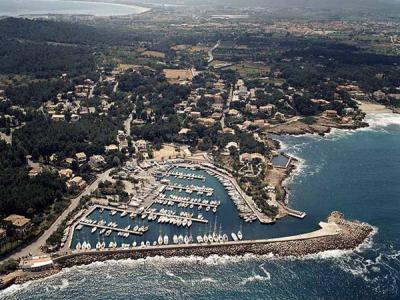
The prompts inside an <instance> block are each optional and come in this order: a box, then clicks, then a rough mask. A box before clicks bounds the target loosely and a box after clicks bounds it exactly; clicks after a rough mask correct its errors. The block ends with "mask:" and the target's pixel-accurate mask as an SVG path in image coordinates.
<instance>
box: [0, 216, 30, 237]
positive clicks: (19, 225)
mask: <svg viewBox="0 0 400 300" xmlns="http://www.w3.org/2000/svg"><path fill="white" fill-rule="evenodd" d="M4 221H7V222H10V223H11V224H12V225H13V226H14V227H15V228H16V230H17V232H18V233H24V232H25V231H26V230H27V229H28V228H29V227H30V225H31V220H30V219H28V218H26V217H24V216H21V215H15V214H14V215H9V216H8V217H7V218H5V219H4Z"/></svg>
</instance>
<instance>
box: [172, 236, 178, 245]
mask: <svg viewBox="0 0 400 300" xmlns="http://www.w3.org/2000/svg"><path fill="white" fill-rule="evenodd" d="M172 241H173V242H174V244H178V236H177V235H176V234H174V236H173V237H172Z"/></svg>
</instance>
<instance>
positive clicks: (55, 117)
mask: <svg viewBox="0 0 400 300" xmlns="http://www.w3.org/2000/svg"><path fill="white" fill-rule="evenodd" d="M51 120H52V121H55V122H62V121H65V116H64V115H58V114H54V115H52V116H51Z"/></svg>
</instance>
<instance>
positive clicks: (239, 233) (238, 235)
mask: <svg viewBox="0 0 400 300" xmlns="http://www.w3.org/2000/svg"><path fill="white" fill-rule="evenodd" d="M237 237H238V239H239V240H241V239H242V238H243V234H242V232H241V231H240V230H239V231H238V233H237Z"/></svg>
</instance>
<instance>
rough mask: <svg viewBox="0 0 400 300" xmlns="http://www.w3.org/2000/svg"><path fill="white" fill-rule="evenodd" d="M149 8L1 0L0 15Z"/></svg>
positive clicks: (133, 11) (130, 11)
mask: <svg viewBox="0 0 400 300" xmlns="http://www.w3.org/2000/svg"><path fill="white" fill-rule="evenodd" d="M147 10H148V9H147V8H143V7H139V6H135V5H124V4H116V3H107V1H105V2H92V1H72V0H0V16H11V17H18V16H25V15H47V14H62V15H93V16H97V17H106V16H121V15H132V14H139V13H143V12H145V11H147Z"/></svg>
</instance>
